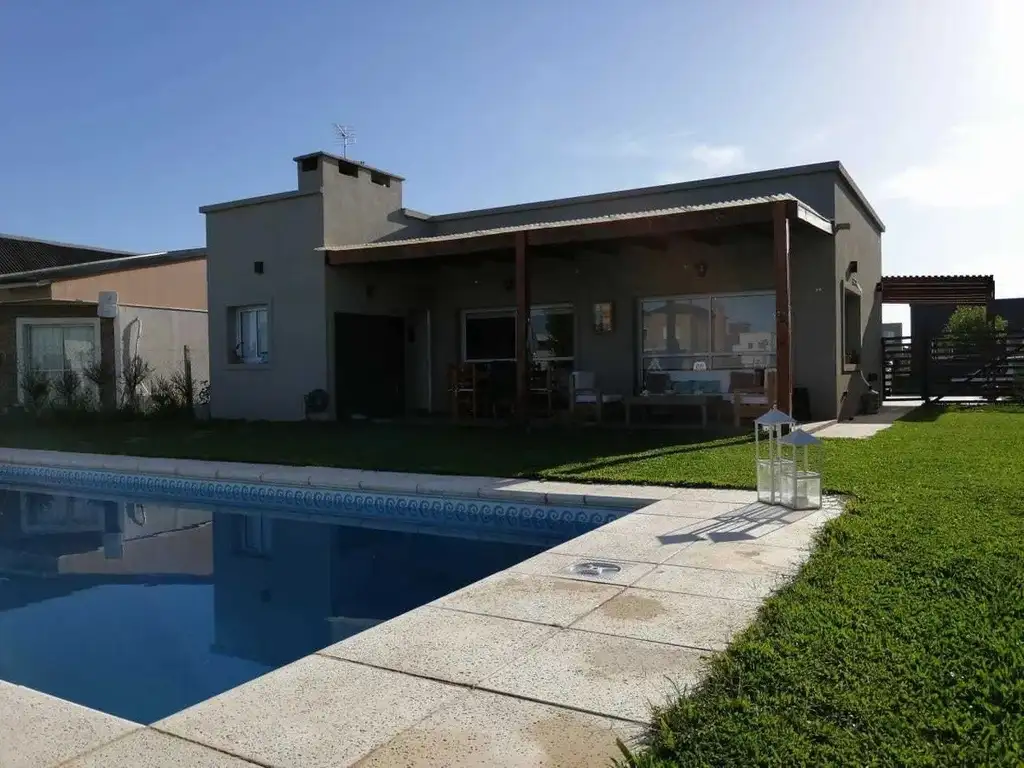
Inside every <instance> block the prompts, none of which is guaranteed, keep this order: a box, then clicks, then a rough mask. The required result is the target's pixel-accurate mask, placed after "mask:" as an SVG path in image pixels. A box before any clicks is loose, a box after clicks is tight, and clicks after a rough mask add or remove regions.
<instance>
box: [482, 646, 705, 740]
mask: <svg viewBox="0 0 1024 768" xmlns="http://www.w3.org/2000/svg"><path fill="white" fill-rule="evenodd" d="M705 656H706V654H705V653H702V652H701V651H695V650H691V649H689V648H680V647H678V646H674V645H665V644H664V643H650V642H647V641H644V640H636V639H634V638H627V637H614V636H612V635H600V634H596V633H593V632H581V631H579V630H575V629H566V630H562V631H560V632H558V634H556V635H554V636H553V637H551V638H549V639H547V640H545V641H544V642H543V643H542V644H541V645H540V646H538V647H537V648H536V649H534V650H533V651H532V652H530V653H529V654H528V655H527V656H524V657H523V658H521V659H520V660H519V661H517V662H515V663H514V664H512V665H511V666H509V667H506V668H505V669H503V670H501V671H499V672H497V673H495V674H494V675H492V676H491V677H489V678H487V679H486V680H484V682H483V683H482V684H481V687H483V688H486V689H487V690H492V691H499V692H501V693H510V694H513V695H515V696H522V697H525V698H529V699H534V700H537V701H544V702H547V703H550V704H558V705H562V706H566V707H573V708H576V709H583V710H587V711H589V712H594V713H598V714H602V715H608V716H609V717H618V718H624V719H627V720H635V721H636V722H638V723H647V722H649V721H650V718H651V706H652V705H654V704H665V703H666V702H667V701H668V700H669V698H670V697H672V698H676V697H678V693H679V692H680V691H682V690H685V689H686V688H689V687H691V686H693V685H695V684H696V683H697V679H698V674H699V672H700V667H701V664H702V659H704V658H705Z"/></svg>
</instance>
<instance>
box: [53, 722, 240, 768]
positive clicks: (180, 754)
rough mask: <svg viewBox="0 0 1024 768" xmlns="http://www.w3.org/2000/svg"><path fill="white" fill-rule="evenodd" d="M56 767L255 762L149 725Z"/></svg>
mask: <svg viewBox="0 0 1024 768" xmlns="http://www.w3.org/2000/svg"><path fill="white" fill-rule="evenodd" d="M60 768H257V766H256V764H255V763H250V762H247V761H245V760H241V759H239V758H237V757H232V756H231V755H226V754H224V753H223V752H217V751H216V750H213V749H209V748H208V747H202V746H200V745H198V744H193V743H192V742H191V741H185V740H183V739H179V738H176V737H174V736H168V735H167V734H165V733H160V732H159V731H154V730H152V729H150V728H145V729H141V730H138V731H135V732H134V733H131V734H129V735H128V736H125V737H124V738H121V739H118V740H117V741H114V742H111V743H110V744H108V745H107V746H105V747H101V748H100V749H97V750H96V751H95V752H90V753H89V754H87V755H84V756H82V757H80V758H78V759H77V760H72V761H71V762H70V763H63V764H62V765H61V767H60Z"/></svg>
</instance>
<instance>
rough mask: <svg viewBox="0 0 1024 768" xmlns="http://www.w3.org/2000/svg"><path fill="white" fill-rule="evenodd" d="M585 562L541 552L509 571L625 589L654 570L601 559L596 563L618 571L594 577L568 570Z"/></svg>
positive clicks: (577, 557) (647, 565) (580, 558)
mask: <svg viewBox="0 0 1024 768" xmlns="http://www.w3.org/2000/svg"><path fill="white" fill-rule="evenodd" d="M585 562H590V559H589V558H586V557H580V556H579V555H560V554H557V553H555V552H542V553H541V554H539V555H534V556H533V557H531V558H530V559H529V560H524V561H523V562H521V563H519V564H518V565H514V566H512V567H511V568H510V569H509V570H510V571H512V572H514V573H530V574H533V575H535V576H554V577H557V578H560V579H578V580H579V581H593V582H597V583H599V584H619V585H621V586H624V587H627V586H629V585H630V584H632V583H633V582H635V581H636V580H637V579H639V578H640V577H641V576H643V575H644V574H646V573H649V572H650V571H651V570H652V569H653V568H654V566H653V565H651V564H650V563H633V562H629V561H626V560H604V559H601V560H599V561H598V562H601V563H608V564H611V565H617V566H618V567H619V570H618V571H617V572H614V573H603V574H601V575H594V576H589V575H586V574H580V573H573V572H571V571H569V570H568V569H569V566H572V565H576V564H577V563H585Z"/></svg>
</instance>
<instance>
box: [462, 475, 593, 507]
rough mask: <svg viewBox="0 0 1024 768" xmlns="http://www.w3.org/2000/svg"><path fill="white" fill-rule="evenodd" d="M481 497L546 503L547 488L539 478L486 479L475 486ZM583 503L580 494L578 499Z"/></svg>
mask: <svg viewBox="0 0 1024 768" xmlns="http://www.w3.org/2000/svg"><path fill="white" fill-rule="evenodd" d="M477 492H478V493H479V495H480V497H481V498H484V499H493V500H495V501H525V502H527V503H529V504H546V503H547V499H548V493H547V489H546V488H545V487H544V483H543V482H541V481H539V480H487V481H485V482H483V483H481V484H480V485H479V487H478V488H477ZM579 503H580V504H582V503H583V499H582V496H581V498H580V501H579Z"/></svg>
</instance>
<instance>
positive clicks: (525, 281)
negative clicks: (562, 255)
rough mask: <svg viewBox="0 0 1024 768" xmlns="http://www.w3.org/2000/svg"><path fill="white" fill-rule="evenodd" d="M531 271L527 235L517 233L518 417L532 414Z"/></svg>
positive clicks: (525, 418) (526, 418) (525, 419)
mask: <svg viewBox="0 0 1024 768" xmlns="http://www.w3.org/2000/svg"><path fill="white" fill-rule="evenodd" d="M530 362H531V361H530V269H529V264H528V262H527V255H526V233H525V232H517V233H516V416H517V417H518V418H519V419H520V420H521V421H524V422H525V421H527V420H528V419H529V412H530Z"/></svg>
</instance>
